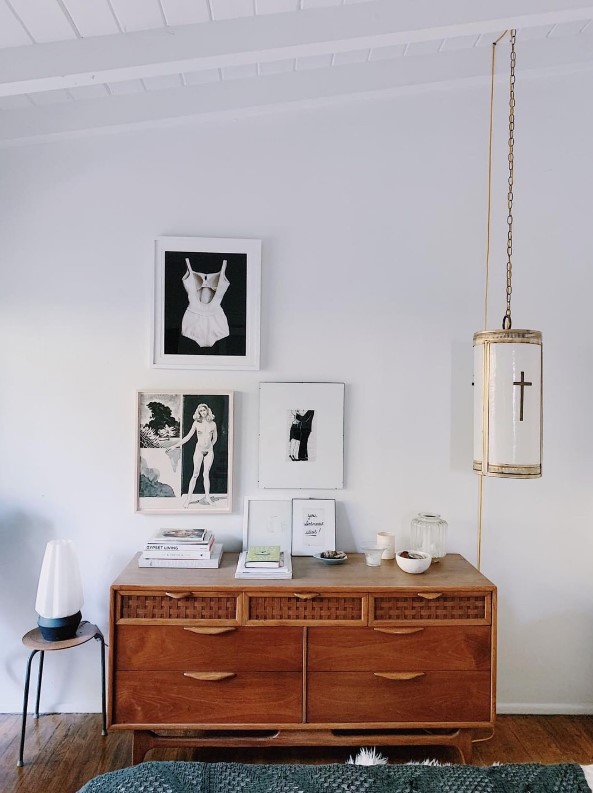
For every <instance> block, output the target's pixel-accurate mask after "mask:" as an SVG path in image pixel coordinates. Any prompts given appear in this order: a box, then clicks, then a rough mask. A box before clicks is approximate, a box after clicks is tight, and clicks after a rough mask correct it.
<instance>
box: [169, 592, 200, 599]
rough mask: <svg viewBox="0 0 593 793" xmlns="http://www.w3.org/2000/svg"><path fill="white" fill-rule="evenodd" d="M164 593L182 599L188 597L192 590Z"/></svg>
mask: <svg viewBox="0 0 593 793" xmlns="http://www.w3.org/2000/svg"><path fill="white" fill-rule="evenodd" d="M165 595H166V596H167V597H168V598H173V599H174V600H182V599H183V598H190V597H191V596H192V595H193V592H165Z"/></svg>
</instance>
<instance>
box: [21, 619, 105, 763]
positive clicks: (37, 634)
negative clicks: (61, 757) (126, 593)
mask: <svg viewBox="0 0 593 793" xmlns="http://www.w3.org/2000/svg"><path fill="white" fill-rule="evenodd" d="M91 639H96V640H97V641H98V642H99V643H100V648H101V705H102V716H103V723H102V730H101V734H102V735H107V721H106V707H105V706H106V702H105V639H104V638H103V634H102V633H101V631H100V630H99V628H98V627H97V626H96V625H93V623H92V622H87V621H86V620H83V621H82V622H81V623H80V625H79V626H78V630H77V631H76V635H75V636H73V637H72V638H71V639H60V640H58V641H55V642H52V641H48V640H47V639H44V638H43V636H42V635H41V631H40V630H39V628H33V630H30V631H28V632H27V633H25V635H24V636H23V639H22V642H23V644H24V645H25V647H27V648H28V649H29V650H31V654H30V656H29V660H28V662H27V672H26V675H25V691H24V696H23V721H22V726H21V743H20V747H19V759H18V762H17V767H18V768H21V767H22V766H23V765H24V760H23V753H24V750H25V731H26V728H27V706H28V703H29V682H30V679H31V663H32V661H33V658H34V657H35V655H37V653H39V672H38V677H37V698H36V701H35V718H36V719H38V718H39V698H40V696H41V680H42V677H43V659H44V657H45V652H46V651H51V650H69V649H70V648H71V647H78V645H80V644H85V643H86V642H88V641H90V640H91Z"/></svg>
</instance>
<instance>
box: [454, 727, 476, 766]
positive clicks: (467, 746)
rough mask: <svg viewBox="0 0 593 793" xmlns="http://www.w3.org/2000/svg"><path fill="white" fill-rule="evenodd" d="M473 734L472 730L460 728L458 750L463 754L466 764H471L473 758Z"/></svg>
mask: <svg viewBox="0 0 593 793" xmlns="http://www.w3.org/2000/svg"><path fill="white" fill-rule="evenodd" d="M472 735H473V733H472V731H471V730H459V737H458V739H457V751H458V752H459V754H460V755H461V762H462V763H463V764H464V765H470V764H471V762H472V759H473V752H474V745H473V743H472Z"/></svg>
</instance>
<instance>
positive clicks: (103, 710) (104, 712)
mask: <svg viewBox="0 0 593 793" xmlns="http://www.w3.org/2000/svg"><path fill="white" fill-rule="evenodd" d="M95 639H96V640H97V641H98V642H100V643H101V713H102V715H103V721H102V724H101V735H107V705H106V697H105V639H104V638H103V634H102V633H97V634H96V635H95Z"/></svg>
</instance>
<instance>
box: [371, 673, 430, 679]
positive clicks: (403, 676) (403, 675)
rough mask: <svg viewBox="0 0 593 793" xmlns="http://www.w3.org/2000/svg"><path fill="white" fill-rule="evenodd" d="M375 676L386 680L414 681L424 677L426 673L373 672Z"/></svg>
mask: <svg viewBox="0 0 593 793" xmlns="http://www.w3.org/2000/svg"><path fill="white" fill-rule="evenodd" d="M373 674H374V675H375V677H384V678H385V679H386V680H414V678H416V677H424V672H373Z"/></svg>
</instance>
